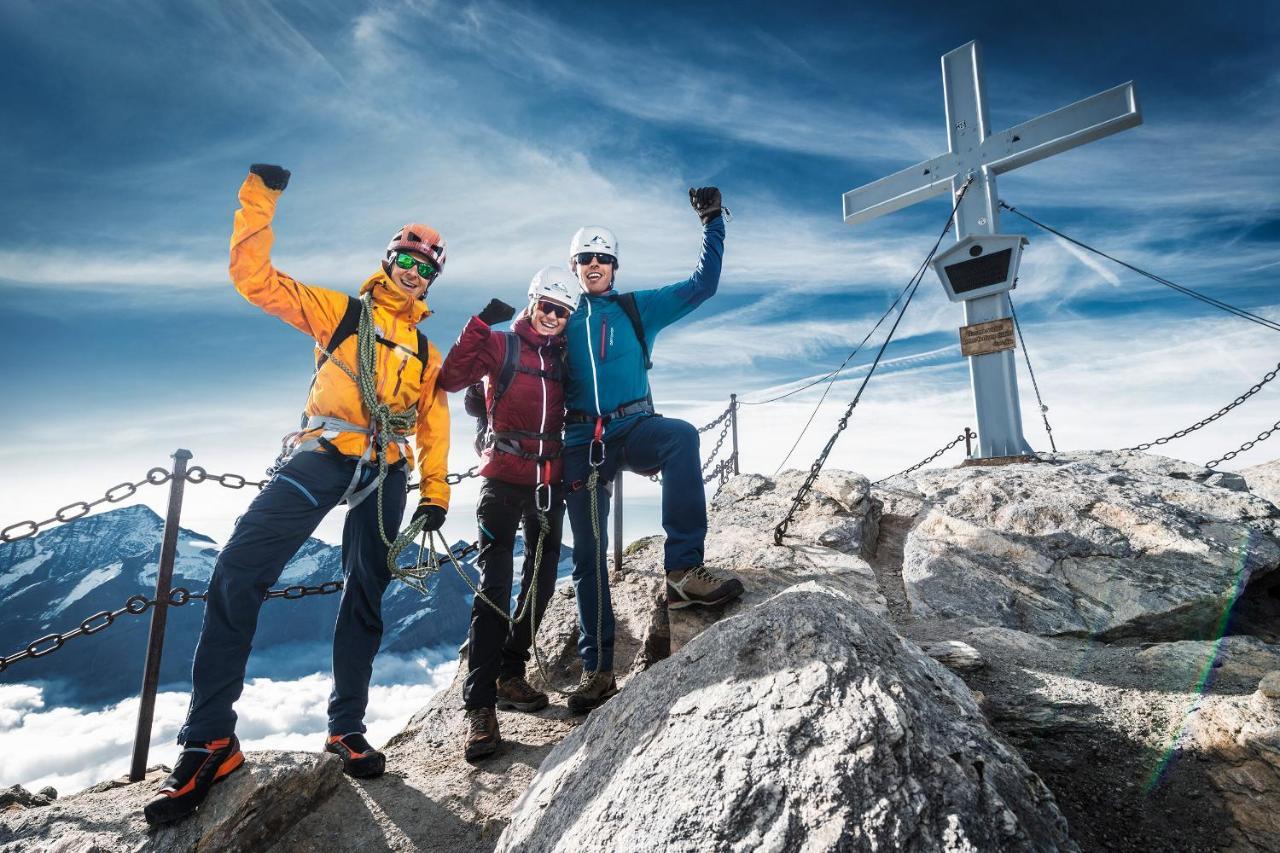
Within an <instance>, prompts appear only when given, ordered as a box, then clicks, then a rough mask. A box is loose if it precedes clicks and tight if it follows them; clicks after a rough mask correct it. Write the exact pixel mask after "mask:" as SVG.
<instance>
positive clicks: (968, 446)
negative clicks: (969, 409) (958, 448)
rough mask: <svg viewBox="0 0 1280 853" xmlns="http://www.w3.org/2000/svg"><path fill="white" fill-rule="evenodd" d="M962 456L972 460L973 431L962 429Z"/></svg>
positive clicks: (966, 428)
mask: <svg viewBox="0 0 1280 853" xmlns="http://www.w3.org/2000/svg"><path fill="white" fill-rule="evenodd" d="M964 455H965V456H966V457H968V458H970V459H972V458H973V430H971V429H969V428H968V427H965V428H964Z"/></svg>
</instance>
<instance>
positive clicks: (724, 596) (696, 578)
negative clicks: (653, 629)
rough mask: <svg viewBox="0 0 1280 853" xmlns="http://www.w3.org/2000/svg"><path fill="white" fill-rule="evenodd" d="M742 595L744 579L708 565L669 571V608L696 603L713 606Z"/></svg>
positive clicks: (677, 608)
mask: <svg viewBox="0 0 1280 853" xmlns="http://www.w3.org/2000/svg"><path fill="white" fill-rule="evenodd" d="M740 595H742V581H740V580H738V579H737V578H735V577H733V576H732V575H719V574H716V573H715V572H713V571H711V570H710V569H708V568H707V567H706V566H695V567H694V568H692V569H679V570H677V571H674V572H667V609H668V610H680V609H681V608H684V607H689V606H691V605H694V604H698V605H701V606H703V607H711V606H713V605H716V604H723V603H725V602H726V601H730V600H732V599H735V598H737V597H738V596H740Z"/></svg>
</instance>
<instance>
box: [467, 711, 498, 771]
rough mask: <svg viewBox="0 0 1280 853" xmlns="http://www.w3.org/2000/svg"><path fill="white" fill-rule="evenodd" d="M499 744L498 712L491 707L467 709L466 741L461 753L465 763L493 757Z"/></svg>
mask: <svg viewBox="0 0 1280 853" xmlns="http://www.w3.org/2000/svg"><path fill="white" fill-rule="evenodd" d="M500 743H502V736H501V735H499V734H498V712H497V711H496V710H494V709H493V708H491V707H490V708H471V709H468V711H467V739H466V742H465V745H464V747H463V752H462V754H463V756H464V757H465V758H466V759H467V761H472V760H474V759H477V758H486V757H488V756H490V755H493V754H494V753H495V752H497V751H498V744H500Z"/></svg>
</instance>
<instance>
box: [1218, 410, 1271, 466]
mask: <svg viewBox="0 0 1280 853" xmlns="http://www.w3.org/2000/svg"><path fill="white" fill-rule="evenodd" d="M1278 429H1280V421H1276V422H1275V423H1274V424H1272V425H1271V427H1270V428H1269V429H1264V430H1263V431H1262V432H1260V433H1258V437H1257V438H1251V439H1249V440H1248V441H1246V442H1245V443H1244V444H1242V445H1240V446H1239V447H1237V448H1236V449H1235V450H1233V451H1231V452H1230V453H1227V454H1225V455H1223V456H1220V457H1218V458H1217V459H1214V460H1213V461H1212V462H1206V463H1204V467H1206V468H1217V467H1218V466H1219V465H1220V464H1222V463H1223V462H1227V461H1230V460H1232V459H1235V458H1236V457H1237V456H1239V455H1240V454H1241V453H1244V452H1245V451H1246V450H1252V449H1253V446H1254V445H1255V444H1261V443H1262V442H1264V441H1266V440H1267V439H1268V438H1271V434H1272V433H1273V432H1275V431H1276V430H1278Z"/></svg>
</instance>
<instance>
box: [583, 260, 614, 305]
mask: <svg viewBox="0 0 1280 853" xmlns="http://www.w3.org/2000/svg"><path fill="white" fill-rule="evenodd" d="M616 263H617V262H616V261H613V262H610V260H609V258H607V257H606V258H605V259H604V260H603V261H602V260H601V259H600V256H599V255H592V256H591V258H590V259H589V261H588V262H587V263H582V262H581V261H577V262H575V266H576V268H577V272H578V281H579V282H581V283H582V289H583V290H585V291H586V292H587V293H590V294H591V295H592V296H599V295H600V294H601V293H606V292H607V291H608V290H609V288H611V287H613V271H614V269H615V264H616Z"/></svg>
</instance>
